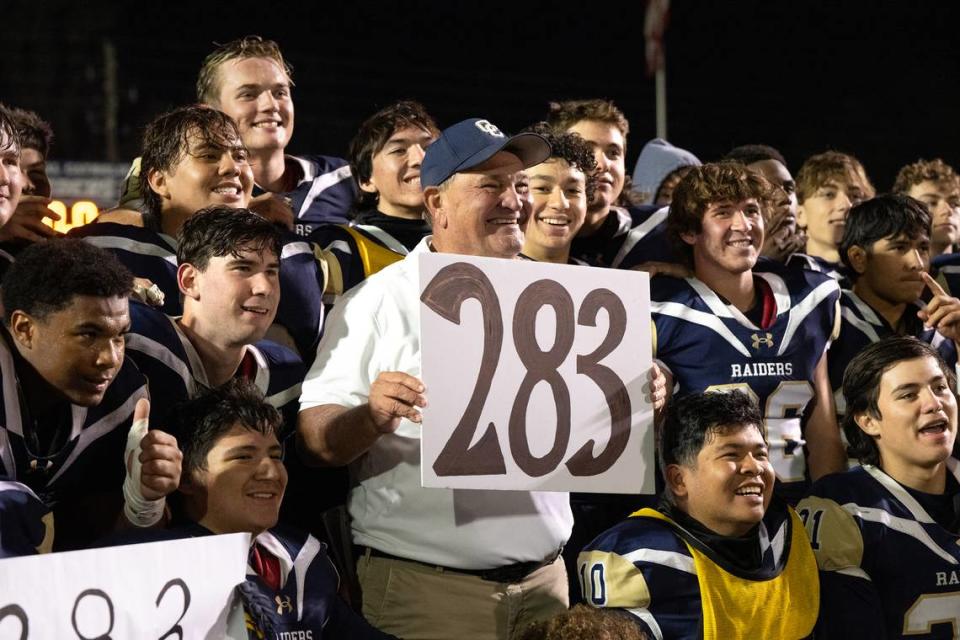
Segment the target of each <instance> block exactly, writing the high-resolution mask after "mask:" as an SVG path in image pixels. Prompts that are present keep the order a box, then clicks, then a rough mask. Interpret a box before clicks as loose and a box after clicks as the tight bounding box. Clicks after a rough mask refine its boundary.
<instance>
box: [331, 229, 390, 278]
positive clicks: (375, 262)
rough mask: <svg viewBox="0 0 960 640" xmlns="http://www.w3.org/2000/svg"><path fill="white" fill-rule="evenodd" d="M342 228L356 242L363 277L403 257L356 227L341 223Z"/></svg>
mask: <svg viewBox="0 0 960 640" xmlns="http://www.w3.org/2000/svg"><path fill="white" fill-rule="evenodd" d="M343 228H344V229H346V230H347V233H349V234H350V235H351V236H353V239H354V241H355V242H356V244H357V252H358V253H359V254H360V261H361V262H362V263H363V274H364V276H365V277H369V276H372V275H373V274H375V273H376V272H377V271H380V269H383V268H384V267H386V266H388V265H391V264H393V263H394V262H397V261H399V260H402V259H403V256H402V255H400V254H399V253H396V252H394V251H391V250H390V249H387V248H386V247H384V246H382V245H380V244H378V243H376V242H375V241H373V240H371V239H370V238H369V237H367V236H365V235H364V234H362V233H360V232H359V231H357V230H356V229H354V228H352V227H348V226H347V225H343Z"/></svg>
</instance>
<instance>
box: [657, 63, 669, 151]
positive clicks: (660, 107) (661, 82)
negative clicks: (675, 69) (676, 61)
mask: <svg viewBox="0 0 960 640" xmlns="http://www.w3.org/2000/svg"><path fill="white" fill-rule="evenodd" d="M656 101H657V137H658V138H660V139H662V140H666V139H667V64H666V56H664V59H663V62H662V64H661V65H660V66H659V67H657V74H656Z"/></svg>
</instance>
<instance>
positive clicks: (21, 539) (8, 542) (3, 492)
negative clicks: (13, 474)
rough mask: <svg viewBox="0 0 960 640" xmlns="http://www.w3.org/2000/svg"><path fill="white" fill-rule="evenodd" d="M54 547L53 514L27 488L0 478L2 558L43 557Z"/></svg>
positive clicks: (0, 539)
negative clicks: (42, 555) (35, 555)
mask: <svg viewBox="0 0 960 640" xmlns="http://www.w3.org/2000/svg"><path fill="white" fill-rule="evenodd" d="M52 545H53V514H52V513H51V512H50V509H49V508H48V507H47V505H45V504H43V502H42V501H41V500H40V498H38V497H37V494H35V493H34V492H33V491H31V490H30V487H28V486H27V485H25V484H22V483H20V482H13V481H12V480H5V479H3V478H2V477H0V558H12V557H15V556H27V555H33V554H36V553H43V552H46V551H49V550H50V547H51V546H52Z"/></svg>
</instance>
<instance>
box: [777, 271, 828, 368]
mask: <svg viewBox="0 0 960 640" xmlns="http://www.w3.org/2000/svg"><path fill="white" fill-rule="evenodd" d="M839 291H840V288H839V286H838V285H837V281H836V280H826V281H824V282H821V283H820V284H819V285H817V287H816V288H815V289H814V290H813V291H811V292H810V293H808V294H807V296H806V297H805V298H804V299H803V300H801V301H800V302H799V303H798V304H797V305H796V306H794V307H793V309H790V319H789V320H788V321H787V329H786V331H784V332H783V338H782V339H781V340H780V349H779V350H778V353H777V355H781V356H782V355H783V353H784V351H786V350H787V347H789V346H790V341H791V340H793V334H794V333H796V331H797V328H798V327H800V325H801V324H803V321H804V320H806V318H807V316H809V315H810V313H811V312H812V311H813V310H814V309H816V308H817V305H819V304H820V303H821V302H823V301H824V300H825V299H827V298H828V297H829V296H830V295H832V294H833V293H835V292H836V293H838V292H839Z"/></svg>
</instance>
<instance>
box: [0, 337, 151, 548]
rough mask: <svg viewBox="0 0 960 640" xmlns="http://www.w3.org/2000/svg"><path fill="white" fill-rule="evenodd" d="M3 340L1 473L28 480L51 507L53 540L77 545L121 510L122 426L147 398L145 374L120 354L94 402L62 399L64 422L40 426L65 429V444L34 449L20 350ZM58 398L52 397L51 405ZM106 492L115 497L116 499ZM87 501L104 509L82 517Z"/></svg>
mask: <svg viewBox="0 0 960 640" xmlns="http://www.w3.org/2000/svg"><path fill="white" fill-rule="evenodd" d="M7 340H8V339H7V338H6V336H4V337H3V338H2V339H0V376H2V383H3V384H2V387H3V392H2V395H0V403H2V406H0V416H4V419H3V424H2V426H0V475H2V476H6V477H7V478H9V479H11V480H16V481H18V482H22V483H23V484H25V485H27V486H28V487H29V488H30V489H31V490H32V491H33V492H34V493H35V494H36V495H37V496H38V497H39V498H40V500H42V501H43V503H44V504H46V505H47V506H48V507H50V508H51V509H53V510H54V513H55V515H56V520H57V528H58V535H57V537H56V543H57V545H58V547H60V543H63V544H64V545H66V546H69V547H76V546H80V545H82V544H84V543H85V542H86V541H87V540H88V539H90V540H92V539H93V538H94V537H96V536H98V535H103V533H104V531H105V529H103V530H99V531H98V530H97V527H98V526H100V527H106V526H107V524H109V526H112V525H113V524H114V523H115V522H116V518H117V516H118V515H119V508H120V507H121V506H122V503H121V502H120V501H119V496H120V491H121V489H122V487H123V479H124V475H125V472H124V467H123V454H124V451H125V449H126V445H127V433H128V432H129V431H130V425H131V423H132V420H133V409H134V407H135V406H136V404H137V400H139V399H140V398H145V397H147V386H146V381H145V380H144V378H143V375H142V374H141V373H140V372H139V371H138V370H137V367H136V365H135V364H134V363H133V361H132V360H130V359H125V360H124V362H123V365H122V366H121V367H120V371H119V372H118V373H117V375H116V377H115V378H114V379H113V381H112V382H111V383H110V386H109V387H108V388H107V391H106V393H105V394H104V396H103V400H101V402H100V404H98V405H97V406H95V407H80V406H77V405H72V404H69V403H67V402H66V401H64V400H60V401H59V403H62V411H61V412H60V420H61V424H57V425H45V426H47V427H48V429H49V431H48V432H59V433H63V439H64V441H63V444H62V446H61V445H57V446H56V449H55V450H51V451H38V450H37V449H36V444H31V441H34V439H35V435H34V434H36V433H37V432H36V430H37V425H36V423H35V420H34V418H33V417H31V415H30V410H29V407H27V406H26V405H24V404H23V402H22V397H23V395H22V394H21V393H20V392H19V391H20V384H21V382H20V376H18V373H17V366H18V365H17V364H15V358H16V357H17V356H15V355H14V353H12V351H11V350H12V348H13V347H11V346H10V345H9V344H8V342H7ZM21 366H22V365H21ZM59 403H58V400H57V399H56V398H51V405H52V406H57V405H59ZM106 494H110V495H112V496H114V497H115V498H117V499H118V500H117V501H116V503H115V504H114V503H113V502H111V500H110V499H108V498H106V497H105V496H106ZM98 496H104V498H103V499H102V500H100V499H99V498H98ZM88 500H91V501H93V502H94V503H96V506H97V507H102V509H103V511H104V512H103V513H100V512H98V513H97V514H93V513H92V512H89V513H87V515H86V517H85V516H84V512H87V511H89V509H92V508H93V506H89V509H88V507H87V506H83V505H84V502H85V501H88ZM114 507H115V508H116V512H113V509H114ZM106 519H110V522H109V523H107V522H106Z"/></svg>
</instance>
